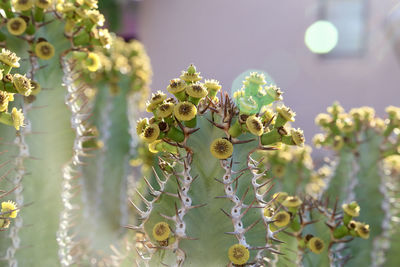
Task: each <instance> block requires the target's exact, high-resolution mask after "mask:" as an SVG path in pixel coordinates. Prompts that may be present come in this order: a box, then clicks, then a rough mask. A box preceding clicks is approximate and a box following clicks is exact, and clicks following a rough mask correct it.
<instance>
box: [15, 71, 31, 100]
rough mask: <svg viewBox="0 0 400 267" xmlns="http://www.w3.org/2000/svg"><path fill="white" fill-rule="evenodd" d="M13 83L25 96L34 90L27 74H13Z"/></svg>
mask: <svg viewBox="0 0 400 267" xmlns="http://www.w3.org/2000/svg"><path fill="white" fill-rule="evenodd" d="M12 82H13V85H14V88H15V89H16V90H17V91H18V93H19V94H21V95H24V96H29V95H30V94H31V92H32V85H31V80H30V79H28V78H27V77H26V76H25V75H21V74H18V73H16V74H14V76H13V81H12Z"/></svg>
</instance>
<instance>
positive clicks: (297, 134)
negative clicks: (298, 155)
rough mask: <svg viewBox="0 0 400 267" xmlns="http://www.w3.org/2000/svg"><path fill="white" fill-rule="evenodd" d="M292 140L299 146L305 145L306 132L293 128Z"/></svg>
mask: <svg viewBox="0 0 400 267" xmlns="http://www.w3.org/2000/svg"><path fill="white" fill-rule="evenodd" d="M291 135H292V140H293V142H294V143H295V144H296V145H298V146H303V145H304V134H303V131H302V130H300V129H292V130H291Z"/></svg>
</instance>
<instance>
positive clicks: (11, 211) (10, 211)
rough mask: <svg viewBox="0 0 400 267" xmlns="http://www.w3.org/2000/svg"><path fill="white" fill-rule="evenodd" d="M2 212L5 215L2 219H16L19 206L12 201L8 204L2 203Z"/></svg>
mask: <svg viewBox="0 0 400 267" xmlns="http://www.w3.org/2000/svg"><path fill="white" fill-rule="evenodd" d="M1 212H2V213H4V214H2V215H1V217H6V218H15V217H17V214H18V207H17V204H15V202H13V201H11V200H9V201H7V202H5V201H3V202H2V203H1Z"/></svg>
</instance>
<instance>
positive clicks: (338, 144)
mask: <svg viewBox="0 0 400 267" xmlns="http://www.w3.org/2000/svg"><path fill="white" fill-rule="evenodd" d="M343 145H344V139H343V137H341V136H339V135H336V136H335V137H334V138H333V145H332V148H333V150H335V151H339V150H340V149H341V148H342V147H343Z"/></svg>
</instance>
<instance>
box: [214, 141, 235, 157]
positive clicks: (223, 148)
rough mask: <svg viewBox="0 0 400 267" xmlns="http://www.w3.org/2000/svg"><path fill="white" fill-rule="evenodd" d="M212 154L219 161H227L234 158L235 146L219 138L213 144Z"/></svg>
mask: <svg viewBox="0 0 400 267" xmlns="http://www.w3.org/2000/svg"><path fill="white" fill-rule="evenodd" d="M210 152H211V154H212V155H213V156H214V157H216V158H217V159H227V158H229V157H230V156H232V153H233V145H232V143H231V142H229V141H228V140H226V139H224V138H217V139H215V140H214V141H213V142H212V143H211V145H210Z"/></svg>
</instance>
